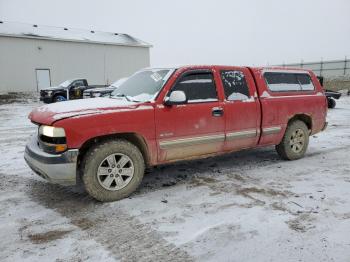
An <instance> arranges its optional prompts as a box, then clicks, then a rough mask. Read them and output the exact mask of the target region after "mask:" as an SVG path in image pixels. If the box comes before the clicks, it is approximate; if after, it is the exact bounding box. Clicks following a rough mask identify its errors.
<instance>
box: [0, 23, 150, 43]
mask: <svg viewBox="0 0 350 262" xmlns="http://www.w3.org/2000/svg"><path fill="white" fill-rule="evenodd" d="M0 36H9V37H21V38H35V39H45V40H54V41H68V42H83V43H95V44H107V45H122V46H138V47H151V45H150V44H148V43H146V42H144V41H141V40H139V39H137V38H135V37H132V36H130V35H128V34H121V33H112V32H101V31H95V30H86V29H75V28H68V27H55V26H46V25H33V24H25V23H17V22H6V21H0Z"/></svg>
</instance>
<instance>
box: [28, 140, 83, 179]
mask: <svg viewBox="0 0 350 262" xmlns="http://www.w3.org/2000/svg"><path fill="white" fill-rule="evenodd" d="M78 152H79V151H78V149H71V150H68V151H66V152H64V153H62V154H59V155H55V154H48V153H46V152H44V151H42V149H40V147H39V146H38V140H37V138H34V139H32V140H31V141H30V142H28V144H27V145H26V149H25V152H24V159H25V160H26V162H27V164H28V166H29V167H30V168H31V169H32V170H33V171H34V172H35V173H36V174H38V175H39V176H41V177H42V178H44V179H46V180H48V181H49V182H51V183H55V184H61V185H75V184H76V173H77V171H76V169H77V158H78Z"/></svg>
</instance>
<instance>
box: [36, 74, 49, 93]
mask: <svg viewBox="0 0 350 262" xmlns="http://www.w3.org/2000/svg"><path fill="white" fill-rule="evenodd" d="M35 72H36V84H37V91H39V90H41V89H44V88H48V87H50V86H51V79H50V69H36V70H35Z"/></svg>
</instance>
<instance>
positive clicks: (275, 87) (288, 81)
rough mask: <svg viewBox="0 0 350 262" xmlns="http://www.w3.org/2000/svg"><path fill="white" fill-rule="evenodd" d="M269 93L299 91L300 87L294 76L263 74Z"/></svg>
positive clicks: (287, 74) (273, 73)
mask: <svg viewBox="0 0 350 262" xmlns="http://www.w3.org/2000/svg"><path fill="white" fill-rule="evenodd" d="M264 77H265V80H266V83H267V85H268V87H269V89H270V90H271V91H275V92H283V91H300V89H301V88H300V85H299V82H298V79H297V77H296V75H295V74H291V73H275V72H268V73H265V74H264Z"/></svg>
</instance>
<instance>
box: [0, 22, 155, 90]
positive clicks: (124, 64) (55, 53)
mask: <svg viewBox="0 0 350 262" xmlns="http://www.w3.org/2000/svg"><path fill="white" fill-rule="evenodd" d="M150 47H151V46H150V45H149V44H148V43H145V42H143V41H141V40H139V39H136V38H134V37H132V36H130V35H127V34H120V33H107V32H99V31H88V30H80V29H71V28H63V27H62V28H59V27H50V26H41V25H30V24H23V23H12V22H4V21H0V92H5V91H6V92H9V91H11V92H19V91H21V92H30V91H38V90H40V89H41V88H45V87H48V86H55V85H58V84H59V83H61V82H63V81H65V80H67V79H73V78H86V79H87V80H88V82H89V84H110V83H112V82H114V81H116V80H118V79H119V78H121V77H125V76H128V75H130V74H132V73H133V72H135V71H137V70H139V69H141V68H144V67H148V66H149V64H150V55H149V49H150Z"/></svg>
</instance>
